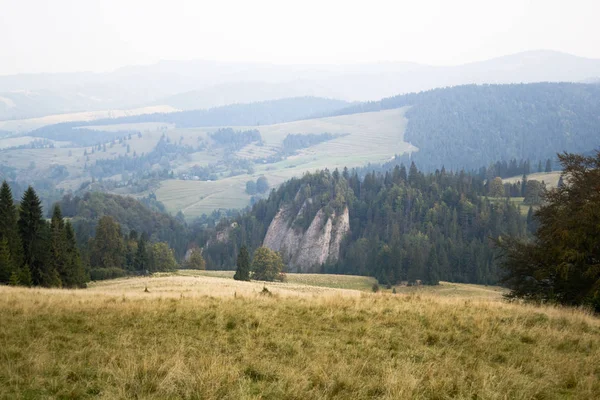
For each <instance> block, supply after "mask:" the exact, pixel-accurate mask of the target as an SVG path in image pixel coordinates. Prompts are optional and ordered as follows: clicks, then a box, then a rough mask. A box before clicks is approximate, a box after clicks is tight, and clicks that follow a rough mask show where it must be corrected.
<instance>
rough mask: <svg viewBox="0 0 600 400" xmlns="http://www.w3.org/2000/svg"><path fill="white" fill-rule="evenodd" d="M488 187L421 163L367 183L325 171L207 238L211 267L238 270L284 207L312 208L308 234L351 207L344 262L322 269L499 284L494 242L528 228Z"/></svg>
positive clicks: (370, 176) (389, 279)
mask: <svg viewBox="0 0 600 400" xmlns="http://www.w3.org/2000/svg"><path fill="white" fill-rule="evenodd" d="M488 190H489V189H488V187H487V185H486V184H485V181H484V180H483V179H480V178H478V177H476V176H473V175H468V174H466V173H464V172H459V173H453V172H447V171H446V170H444V169H442V170H441V171H439V170H437V171H436V172H435V173H429V174H425V173H422V172H420V171H418V170H417V168H416V166H415V164H414V163H413V164H411V165H410V168H409V169H408V170H407V169H406V168H405V167H404V166H396V167H395V168H394V169H393V170H391V171H386V172H385V173H375V172H371V173H367V174H366V175H365V176H364V178H362V179H361V178H360V177H359V176H358V174H357V173H356V171H353V172H350V171H348V170H344V171H343V172H342V173H340V172H339V171H337V170H336V171H334V172H329V171H321V172H317V173H314V174H306V175H305V176H304V177H302V178H301V179H292V180H291V181H289V182H287V183H286V184H284V185H282V186H281V187H279V188H278V189H277V190H275V191H273V192H272V193H271V195H270V196H269V198H268V199H266V200H262V201H260V202H258V203H257V204H255V205H254V206H253V208H252V211H251V212H250V213H247V214H245V215H243V216H240V217H238V218H235V219H234V220H225V221H223V222H221V224H220V225H219V226H218V227H217V231H221V232H227V233H228V240H214V238H211V237H210V236H204V237H203V238H201V239H200V240H204V241H206V242H207V246H206V247H205V250H204V257H205V259H206V261H207V266H208V268H214V269H222V268H231V267H232V266H233V265H235V258H236V255H237V252H238V250H239V249H240V248H241V246H242V245H246V246H248V248H249V249H250V250H251V251H253V250H254V249H256V248H258V247H260V246H261V245H262V242H263V239H264V237H265V234H266V231H267V229H268V227H269V224H270V223H271V221H272V220H273V218H274V216H275V214H276V213H277V212H278V210H279V209H280V208H281V207H282V206H283V205H292V207H293V208H294V209H296V210H299V209H300V208H301V207H302V205H303V204H305V203H306V204H308V206H305V207H304V208H303V210H304V219H303V221H304V223H302V221H301V222H299V223H298V226H297V227H296V228H297V229H306V227H307V226H308V224H310V221H311V220H312V219H313V218H314V216H315V215H316V213H317V211H318V210H320V209H322V210H324V212H325V213H326V214H327V215H333V213H334V211H339V210H340V209H341V208H343V207H346V206H347V207H348V208H349V214H350V232H351V233H350V235H349V236H348V237H346V240H345V241H344V243H343V244H342V247H341V254H340V259H339V261H338V262H337V263H335V264H333V265H323V266H322V268H321V270H322V272H330V273H342V274H358V275H371V276H375V277H376V278H377V279H378V280H379V281H380V282H381V283H384V284H394V283H398V282H401V281H407V282H416V281H423V282H425V283H437V282H438V281H439V280H447V281H456V282H472V283H486V284H492V283H497V282H498V279H499V271H498V265H497V262H496V259H495V257H496V255H497V254H496V250H495V249H494V246H493V244H492V239H493V238H498V237H500V236H501V235H510V236H513V237H524V236H526V235H527V227H528V225H527V223H526V220H525V218H524V217H523V216H522V215H521V213H520V211H519V209H518V208H517V207H515V206H514V205H513V204H512V203H511V202H509V201H508V199H507V200H506V201H500V202H498V201H494V202H492V201H488V200H487V199H486V197H485V196H486V195H487V191H488ZM309 198H310V199H311V201H310V202H306V201H305V200H307V199H309ZM204 234H205V235H206V233H204Z"/></svg>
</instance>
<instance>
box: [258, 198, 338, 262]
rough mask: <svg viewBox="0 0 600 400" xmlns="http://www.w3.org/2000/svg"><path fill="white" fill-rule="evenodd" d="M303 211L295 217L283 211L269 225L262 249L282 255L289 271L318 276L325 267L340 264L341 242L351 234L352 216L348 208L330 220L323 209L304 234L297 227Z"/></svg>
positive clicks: (286, 208) (288, 211)
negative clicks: (319, 270) (337, 262)
mask: <svg viewBox="0 0 600 400" xmlns="http://www.w3.org/2000/svg"><path fill="white" fill-rule="evenodd" d="M302 211H303V210H300V211H299V212H298V214H296V215H293V213H292V211H291V209H290V207H283V208H281V209H280V210H279V212H278V213H277V215H276V216H275V218H273V221H271V224H270V225H269V229H268V230H267V234H266V236H265V240H264V242H263V246H265V247H268V248H270V249H271V250H275V251H279V252H281V254H282V256H283V260H284V262H285V263H286V264H287V265H288V267H289V269H290V271H301V272H315V271H317V269H318V268H319V267H320V266H321V265H322V264H325V263H333V262H336V261H337V260H338V258H339V256H340V245H341V243H342V240H343V238H344V236H345V235H346V234H347V233H348V232H349V231H350V216H349V214H348V207H345V208H344V210H343V211H342V212H341V213H340V214H339V215H336V214H334V215H333V216H331V217H327V216H326V215H325V212H324V211H323V209H321V210H319V211H318V212H317V215H316V216H315V218H314V219H313V220H312V222H311V224H310V226H309V227H308V229H307V230H306V231H305V232H303V231H302V229H300V228H297V227H295V226H294V225H295V224H294V222H295V221H296V219H297V218H299V217H300V215H301V214H302Z"/></svg>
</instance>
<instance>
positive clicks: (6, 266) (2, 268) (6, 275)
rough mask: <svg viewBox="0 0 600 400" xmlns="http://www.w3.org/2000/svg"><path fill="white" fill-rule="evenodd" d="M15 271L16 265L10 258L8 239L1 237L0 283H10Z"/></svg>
mask: <svg viewBox="0 0 600 400" xmlns="http://www.w3.org/2000/svg"><path fill="white" fill-rule="evenodd" d="M13 273H14V266H13V263H12V260H11V259H10V251H9V250H8V241H7V240H6V238H5V237H3V238H0V284H1V283H5V284H6V283H9V281H10V277H11V275H12V274H13Z"/></svg>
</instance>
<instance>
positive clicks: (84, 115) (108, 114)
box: [0, 105, 178, 133]
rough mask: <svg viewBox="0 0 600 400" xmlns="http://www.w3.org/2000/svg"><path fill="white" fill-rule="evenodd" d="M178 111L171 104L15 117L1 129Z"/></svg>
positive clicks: (21, 129)
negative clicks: (26, 117) (34, 116)
mask: <svg viewBox="0 0 600 400" xmlns="http://www.w3.org/2000/svg"><path fill="white" fill-rule="evenodd" d="M174 111H178V110H177V109H176V108H173V107H171V106H164V105H163V106H151V107H142V108H135V109H127V110H103V111H86V112H78V113H69V114H55V115H48V116H45V117H39V118H28V119H15V120H6V121H0V130H5V131H11V132H15V133H20V132H28V131H32V130H34V129H37V128H40V127H42V126H46V125H52V124H59V123H62V122H75V121H94V120H98V119H106V118H119V117H127V116H133V115H143V114H153V113H169V112H174Z"/></svg>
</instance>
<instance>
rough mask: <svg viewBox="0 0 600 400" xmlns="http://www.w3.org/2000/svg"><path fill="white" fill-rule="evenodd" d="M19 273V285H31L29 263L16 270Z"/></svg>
mask: <svg viewBox="0 0 600 400" xmlns="http://www.w3.org/2000/svg"><path fill="white" fill-rule="evenodd" d="M17 273H18V275H19V285H22V286H27V287H29V286H33V279H32V277H31V269H30V268H29V265H27V264H25V265H23V267H21V268H20V269H19V271H18V272H17Z"/></svg>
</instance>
